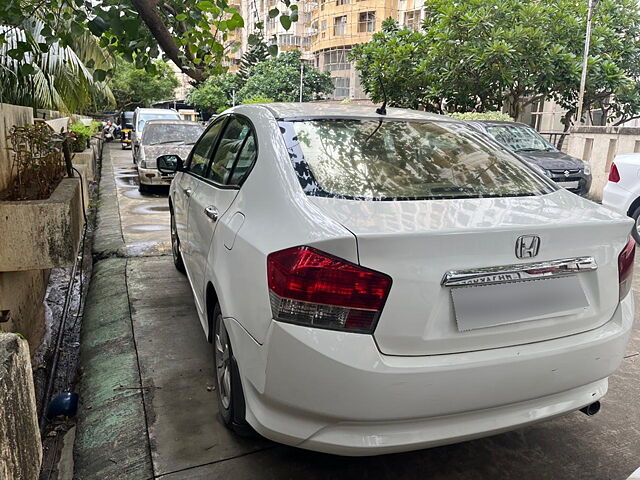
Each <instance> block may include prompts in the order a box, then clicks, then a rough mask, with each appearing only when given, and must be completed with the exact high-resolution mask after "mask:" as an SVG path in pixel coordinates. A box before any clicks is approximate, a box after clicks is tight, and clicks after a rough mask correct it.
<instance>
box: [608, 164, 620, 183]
mask: <svg viewBox="0 0 640 480" xmlns="http://www.w3.org/2000/svg"><path fill="white" fill-rule="evenodd" d="M609 181H610V182H613V183H618V182H619V181H620V173H619V172H618V167H616V164H615V163H612V164H611V170H609Z"/></svg>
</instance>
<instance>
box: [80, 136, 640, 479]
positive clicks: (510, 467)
mask: <svg viewBox="0 0 640 480" xmlns="http://www.w3.org/2000/svg"><path fill="white" fill-rule="evenodd" d="M105 157H106V160H105V165H104V167H103V178H102V184H101V197H100V215H99V229H98V232H97V235H96V242H95V258H96V259H102V260H99V261H97V263H96V266H95V269H96V270H95V272H96V273H95V275H94V279H93V280H92V285H91V294H90V296H89V299H88V302H87V313H86V314H85V323H84V325H83V346H82V349H83V351H82V360H81V362H82V369H83V375H82V385H83V388H82V391H81V393H82V397H83V399H82V407H83V408H81V412H80V418H79V422H78V432H77V437H76V438H77V440H76V449H75V460H76V474H77V476H78V478H79V479H81V480H82V479H85V478H86V479H88V478H100V479H111V478H127V479H129V478H162V479H165V480H178V479H196V480H197V479H212V478H225V479H236V478H238V479H251V478H260V479H270V478H273V479H283V478H292V479H293V478H306V479H315V478H318V479H321V478H322V479H324V478H331V479H341V478H345V479H347V478H367V479H373V478H375V479H379V478H394V479H395V478H419V477H422V478H426V477H428V478H436V479H439V478H442V479H445V478H446V479H451V478H454V479H485V478H501V479H502V478H518V479H529V478H532V479H534V478H535V479H540V478H550V479H556V478H576V479H621V480H622V479H625V478H627V477H628V476H629V475H630V474H631V473H632V472H633V471H634V470H635V469H636V468H638V467H639V466H640V455H638V454H639V453H640V402H639V401H638V395H639V394H640V387H639V386H638V379H639V378H640V355H639V348H640V333H639V331H638V330H637V329H636V331H635V332H634V338H633V341H632V342H631V344H630V346H629V349H628V352H627V358H626V359H625V360H624V363H623V366H622V368H621V369H620V371H619V372H618V373H616V374H615V375H614V376H613V377H612V378H611V381H610V385H609V394H608V395H607V396H606V397H605V398H604V400H603V402H602V410H601V412H600V413H599V414H598V415H596V416H595V417H587V416H585V415H583V414H581V413H578V412H576V413H571V414H569V415H566V416H564V417H561V418H559V419H556V420H552V421H548V422H544V423H541V424H538V425H535V426H532V427H528V428H524V429H521V430H518V431H515V432H510V433H506V434H502V435H496V436H493V437H489V438H485V439H480V440H475V441H471V442H465V443H462V444H457V445H451V446H445V447H439V448H434V449H429V450H422V451H418V452H410V453H404V454H396V455H386V456H378V457H369V458H346V457H335V456H331V455H324V454H317V453H313V452H307V451H303V450H298V449H295V448H290V447H285V446H282V445H276V444H274V443H272V442H269V441H267V440H265V439H262V438H259V437H255V438H250V439H243V438H239V437H236V436H234V435H232V434H230V433H229V432H228V431H227V430H226V429H225V428H224V427H223V426H222V424H221V423H220V421H219V420H218V418H217V412H216V410H217V405H216V399H215V391H213V388H212V387H213V363H212V362H213V360H212V358H213V354H212V349H211V345H210V344H208V343H207V341H206V339H205V335H204V331H203V329H202V327H201V325H200V322H199V320H198V318H197V315H196V313H195V309H194V306H193V299H192V296H191V292H190V290H189V286H188V284H187V281H186V278H185V277H184V276H183V275H181V274H179V273H178V272H177V271H176V270H175V269H174V268H173V263H172V259H171V256H170V250H169V245H170V239H169V215H168V209H167V199H166V192H157V193H156V194H153V195H147V194H140V193H138V191H137V183H136V177H135V175H134V174H135V170H133V169H132V164H131V152H129V151H124V152H123V151H121V150H119V149H118V146H117V145H111V146H110V148H107V149H106V150H105ZM109 158H110V159H111V163H110V161H109ZM639 267H640V266H639ZM636 275H640V268H636ZM637 280H639V281H636V282H635V288H636V289H637V288H639V287H640V279H637ZM636 295H637V293H636ZM121 404H124V405H125V406H121ZM89 407H91V408H89ZM101 420H102V422H101Z"/></svg>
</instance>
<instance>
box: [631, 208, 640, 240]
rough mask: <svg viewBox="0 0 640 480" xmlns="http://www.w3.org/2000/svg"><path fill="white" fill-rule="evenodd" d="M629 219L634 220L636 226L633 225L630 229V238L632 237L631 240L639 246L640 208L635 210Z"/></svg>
mask: <svg viewBox="0 0 640 480" xmlns="http://www.w3.org/2000/svg"><path fill="white" fill-rule="evenodd" d="M631 217H632V218H633V219H634V220H635V222H636V224H635V225H634V227H633V228H632V229H631V236H632V237H633V239H634V240H635V241H636V243H639V244H640V232H638V227H639V225H638V217H640V207H638V208H636V209H635V210H634V211H633V213H632V214H631Z"/></svg>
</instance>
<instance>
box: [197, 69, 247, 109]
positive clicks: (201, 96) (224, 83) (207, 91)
mask: <svg viewBox="0 0 640 480" xmlns="http://www.w3.org/2000/svg"><path fill="white" fill-rule="evenodd" d="M239 80H240V79H239V78H238V76H237V75H234V74H230V73H226V74H223V75H215V76H210V77H209V78H207V79H206V80H205V81H204V82H203V83H201V84H200V85H198V87H196V88H194V89H193V90H191V91H190V92H189V95H188V96H187V100H188V101H189V103H190V104H191V105H193V106H194V107H197V108H198V109H200V110H202V111H204V112H207V113H210V114H212V113H217V112H220V111H222V110H226V109H227V108H229V107H231V106H232V105H233V97H234V92H236V91H238V90H239V89H240V86H239Z"/></svg>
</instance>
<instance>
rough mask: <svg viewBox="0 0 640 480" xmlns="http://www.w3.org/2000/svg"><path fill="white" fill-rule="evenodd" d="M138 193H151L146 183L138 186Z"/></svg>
mask: <svg viewBox="0 0 640 480" xmlns="http://www.w3.org/2000/svg"><path fill="white" fill-rule="evenodd" d="M138 191H139V192H140V193H147V192H148V191H149V187H148V186H147V185H145V184H144V183H139V184H138Z"/></svg>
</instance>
